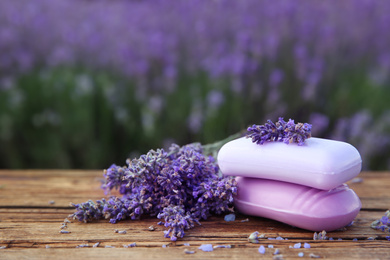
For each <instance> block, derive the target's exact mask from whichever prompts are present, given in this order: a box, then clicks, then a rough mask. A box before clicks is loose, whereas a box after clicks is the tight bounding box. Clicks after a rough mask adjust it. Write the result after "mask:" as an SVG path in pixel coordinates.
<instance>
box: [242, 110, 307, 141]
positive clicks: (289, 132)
mask: <svg viewBox="0 0 390 260" xmlns="http://www.w3.org/2000/svg"><path fill="white" fill-rule="evenodd" d="M311 127H312V126H311V124H308V123H297V124H295V123H294V120H292V119H290V120H289V121H288V122H286V121H284V120H283V118H282V117H279V120H278V121H277V122H276V123H273V122H272V121H271V120H267V123H265V124H264V125H252V126H251V127H248V129H247V131H248V133H247V135H246V137H247V138H251V139H252V142H253V143H256V144H264V143H265V142H268V141H279V142H281V141H283V142H284V143H286V144H289V143H297V144H298V145H303V144H304V142H305V140H306V139H307V138H310V137H311Z"/></svg>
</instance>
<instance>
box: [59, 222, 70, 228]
mask: <svg viewBox="0 0 390 260" xmlns="http://www.w3.org/2000/svg"><path fill="white" fill-rule="evenodd" d="M67 227H68V225H67V224H66V223H62V225H61V227H60V228H61V229H64V228H67Z"/></svg>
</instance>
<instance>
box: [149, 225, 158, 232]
mask: <svg viewBox="0 0 390 260" xmlns="http://www.w3.org/2000/svg"><path fill="white" fill-rule="evenodd" d="M148 229H149V231H155V230H156V228H155V227H154V226H153V225H151V226H150V227H148Z"/></svg>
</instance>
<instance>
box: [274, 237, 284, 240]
mask: <svg viewBox="0 0 390 260" xmlns="http://www.w3.org/2000/svg"><path fill="white" fill-rule="evenodd" d="M275 239H276V240H284V238H283V237H281V236H278V237H276V238H275Z"/></svg>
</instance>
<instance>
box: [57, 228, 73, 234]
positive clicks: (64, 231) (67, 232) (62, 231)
mask: <svg viewBox="0 0 390 260" xmlns="http://www.w3.org/2000/svg"><path fill="white" fill-rule="evenodd" d="M60 233H61V234H70V233H72V232H70V231H68V230H63V229H62V230H60Z"/></svg>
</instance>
